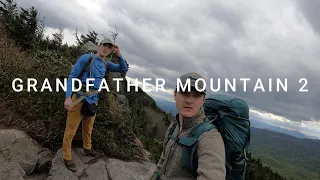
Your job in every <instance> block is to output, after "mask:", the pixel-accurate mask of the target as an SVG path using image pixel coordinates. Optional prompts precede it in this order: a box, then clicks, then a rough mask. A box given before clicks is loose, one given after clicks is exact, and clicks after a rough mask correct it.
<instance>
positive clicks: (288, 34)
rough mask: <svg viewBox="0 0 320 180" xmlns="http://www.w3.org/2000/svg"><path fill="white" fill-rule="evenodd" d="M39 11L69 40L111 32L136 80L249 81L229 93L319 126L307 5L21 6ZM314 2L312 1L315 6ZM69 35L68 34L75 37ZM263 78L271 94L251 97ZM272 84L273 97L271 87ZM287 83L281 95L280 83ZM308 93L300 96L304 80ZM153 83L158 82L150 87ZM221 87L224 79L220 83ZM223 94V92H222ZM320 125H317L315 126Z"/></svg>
mask: <svg viewBox="0 0 320 180" xmlns="http://www.w3.org/2000/svg"><path fill="white" fill-rule="evenodd" d="M17 2H18V4H19V5H21V6H24V7H30V6H31V5H33V6H35V7H36V8H37V9H38V10H39V12H40V15H41V16H46V21H45V22H46V25H47V26H48V27H50V28H53V29H54V28H56V29H57V28H64V29H65V32H66V33H68V34H69V35H68V37H69V38H68V39H72V38H71V35H72V33H71V32H74V30H75V29H76V28H78V29H79V30H80V31H81V32H83V33H86V32H87V31H88V30H95V31H96V32H99V33H104V34H108V33H109V31H114V26H117V29H118V33H119V35H118V37H117V40H116V43H118V44H119V45H120V47H121V52H122V54H123V56H124V57H125V58H126V59H127V61H128V63H129V64H130V71H129V72H128V76H129V77H132V78H139V79H141V78H145V77H150V78H152V79H155V78H164V79H165V80H166V87H168V88H171V89H173V88H174V87H175V84H176V78H178V77H179V76H180V75H181V74H183V73H185V72H191V71H195V72H199V73H200V74H202V75H203V76H204V77H205V79H206V81H207V82H209V79H210V78H221V79H224V78H228V79H229V80H231V81H232V78H235V79H236V80H237V81H236V85H237V89H238V87H241V86H243V82H242V81H240V80H239V79H240V78H250V82H249V83H248V84H247V87H248V89H247V92H243V89H241V88H239V89H240V90H237V91H236V92H230V91H229V92H228V94H232V95H236V96H239V97H241V98H243V99H245V100H246V101H247V102H248V103H249V104H250V107H252V108H255V109H258V110H261V111H265V112H268V113H272V114H275V115H277V116H281V117H284V118H286V119H289V120H291V121H294V122H297V123H302V122H303V123H304V124H307V123H306V122H319V121H320V111H319V110H318V107H319V106H320V99H319V98H317V94H318V92H320V79H319V76H318V72H319V70H320V62H319V61H318V57H319V55H320V54H319V53H320V40H319V35H318V33H317V32H319V26H318V24H320V23H318V21H317V20H316V19H315V18H313V17H318V16H315V15H316V13H317V12H316V11H313V10H312V9H311V8H314V7H317V4H318V3H317V4H311V2H310V1H308V2H304V1H299V2H298V3H296V2H297V1H291V0H283V1H281V2H279V1H275V0H272V1H267V0H265V1H259V2H257V1H254V0H248V1H246V3H245V4H244V3H243V1H223V2H222V1H209V0H205V1H201V3H198V2H196V1H191V0H183V1H182V0H176V1H171V0H170V1H169V0H162V1H144V0H138V1H129V0H123V1H121V2H119V1H115V0H110V1H102V0H96V1H86V2H85V3H84V2H80V1H76V0H71V1H68V2H65V1H62V0H56V1H46V2H43V1H40V0H29V1H22V0H20V1H17ZM314 2H315V1H314ZM70 34H71V35H70ZM258 78H260V79H261V81H262V83H263V85H264V87H265V90H266V92H253V88H254V87H255V84H256V82H257V79H258ZM269 78H271V79H272V85H273V88H272V91H271V92H269V87H268V81H269ZM277 78H279V79H281V81H282V82H283V81H284V79H285V78H287V80H288V86H287V87H288V91H287V92H283V91H280V92H277V89H276V80H277ZM301 78H306V80H307V83H306V86H305V89H308V92H299V89H300V88H301V87H302V86H303V85H304V83H305V82H303V81H302V82H301V81H300V82H299V80H300V79H301ZM153 83H154V81H153ZM221 83H222V86H224V81H222V82H221ZM220 93H224V89H223V90H222V91H221V92H220ZM316 127H317V126H316Z"/></svg>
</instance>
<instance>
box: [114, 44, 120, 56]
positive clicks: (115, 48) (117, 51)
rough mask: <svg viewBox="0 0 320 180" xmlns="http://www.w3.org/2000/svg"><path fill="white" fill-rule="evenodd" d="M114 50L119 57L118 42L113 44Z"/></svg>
mask: <svg viewBox="0 0 320 180" xmlns="http://www.w3.org/2000/svg"><path fill="white" fill-rule="evenodd" d="M113 51H114V53H115V54H116V56H117V57H119V56H120V47H119V46H118V45H116V44H113Z"/></svg>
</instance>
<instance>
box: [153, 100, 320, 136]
mask: <svg viewBox="0 0 320 180" xmlns="http://www.w3.org/2000/svg"><path fill="white" fill-rule="evenodd" d="M153 99H154V100H155V101H156V104H157V105H158V106H159V107H160V108H161V109H162V110H163V111H166V112H171V113H172V115H175V114H176V113H177V112H178V111H177V108H176V105H175V103H174V102H172V101H168V100H166V99H163V98H158V97H153ZM250 120H251V126H252V127H256V128H260V129H267V130H270V131H274V132H280V133H284V134H288V135H291V136H294V137H297V138H302V139H318V140H320V138H318V137H315V136H308V135H306V134H303V133H301V132H299V131H297V130H288V129H285V128H281V127H277V126H273V125H270V124H267V123H264V122H261V121H258V120H256V119H250Z"/></svg>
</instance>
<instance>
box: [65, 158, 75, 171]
mask: <svg viewBox="0 0 320 180" xmlns="http://www.w3.org/2000/svg"><path fill="white" fill-rule="evenodd" d="M64 164H65V165H66V167H67V168H68V169H69V170H70V171H72V172H76V171H77V167H76V165H75V164H74V163H73V162H72V160H64Z"/></svg>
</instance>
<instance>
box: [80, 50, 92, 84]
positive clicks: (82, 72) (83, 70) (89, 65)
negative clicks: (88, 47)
mask: <svg viewBox="0 0 320 180" xmlns="http://www.w3.org/2000/svg"><path fill="white" fill-rule="evenodd" d="M89 55H90V57H89V60H88V62H87V64H86V66H85V67H84V68H83V69H82V71H81V73H80V75H79V79H81V78H82V76H83V74H84V73H85V72H87V71H88V69H89V68H90V67H91V65H92V64H93V56H94V54H93V53H90V54H89Z"/></svg>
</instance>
